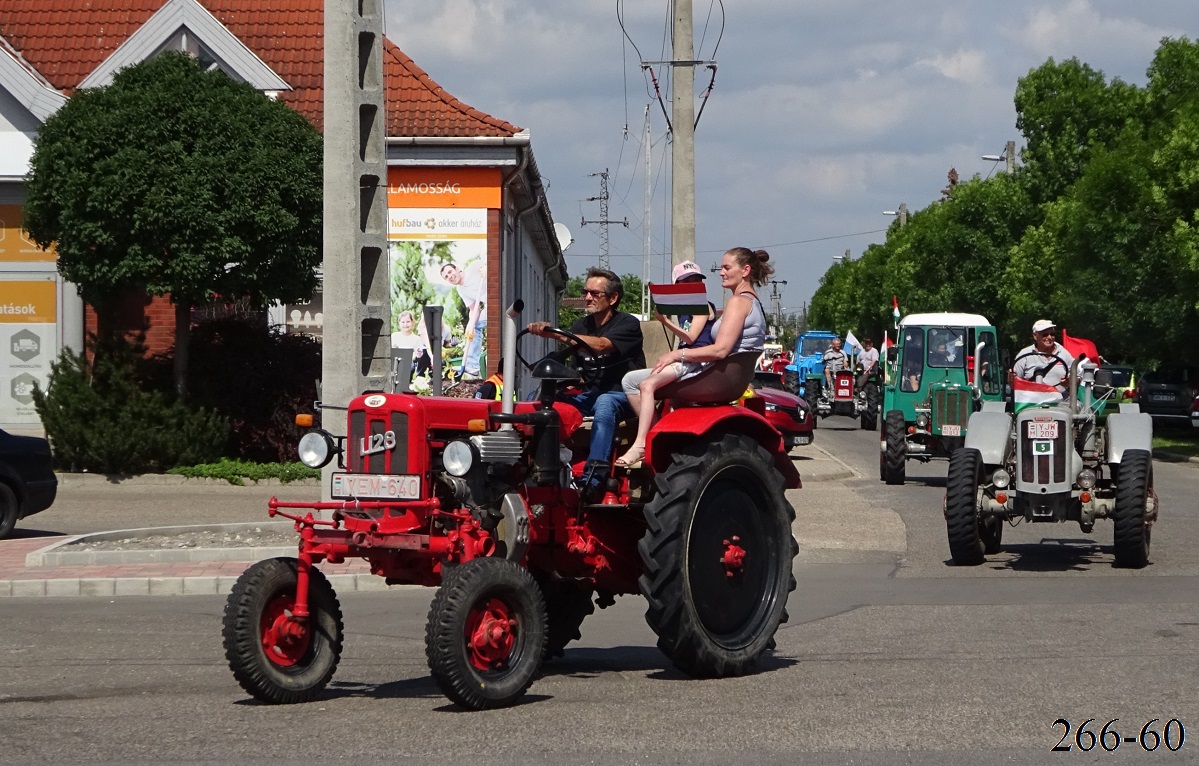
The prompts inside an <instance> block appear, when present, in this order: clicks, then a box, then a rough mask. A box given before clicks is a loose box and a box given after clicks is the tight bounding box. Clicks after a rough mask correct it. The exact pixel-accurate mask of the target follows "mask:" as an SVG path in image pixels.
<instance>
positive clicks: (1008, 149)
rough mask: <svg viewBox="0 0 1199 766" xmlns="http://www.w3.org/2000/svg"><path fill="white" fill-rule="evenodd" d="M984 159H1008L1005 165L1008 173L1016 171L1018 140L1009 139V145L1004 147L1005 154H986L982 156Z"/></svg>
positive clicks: (993, 160) (999, 160) (1001, 160)
mask: <svg viewBox="0 0 1199 766" xmlns="http://www.w3.org/2000/svg"><path fill="white" fill-rule="evenodd" d="M982 159H984V160H987V161H988V162H1005V161H1006V164H1005V166H1004V167H1005V169H1006V170H1007V172H1008V173H1012V172H1015V170H1016V142H1015V141H1008V142H1007V145H1006V146H1005V147H1004V148H1003V154H984V155H983V156H982Z"/></svg>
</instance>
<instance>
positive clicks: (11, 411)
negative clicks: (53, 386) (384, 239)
mask: <svg viewBox="0 0 1199 766" xmlns="http://www.w3.org/2000/svg"><path fill="white" fill-rule="evenodd" d="M68 5H69V6H70V7H67V6H68ZM323 7H324V0H280V2H275V3H261V2H258V0H89V2H87V3H70V4H67V3H63V2H61V1H59V0H0V427H9V428H12V427H16V428H18V429H20V428H27V429H28V428H29V427H33V428H36V427H37V421H36V414H35V413H33V412H32V405H31V404H29V403H28V398H29V397H28V396H27V391H28V389H29V387H30V386H29V382H30V381H32V380H37V381H44V379H45V375H46V373H47V372H48V371H49V363H50V361H52V360H53V358H54V357H55V356H56V355H57V353H58V351H59V350H61V349H62V348H73V349H79V348H82V345H83V341H84V332H85V330H93V329H94V316H92V315H91V312H90V311H89V310H87V309H86V307H84V306H83V304H82V302H81V301H80V299H79V297H78V294H77V292H76V291H75V289H74V287H73V286H72V285H70V284H69V283H66V282H65V281H64V280H62V279H61V278H60V277H59V276H58V274H57V271H56V269H55V265H54V256H53V254H52V253H46V252H43V251H41V250H39V249H38V248H36V246H34V245H32V243H30V242H29V241H28V239H27V238H26V237H25V236H24V235H23V233H22V232H21V229H20V210H21V205H22V204H23V201H24V181H23V179H24V176H25V174H26V172H27V170H28V162H29V158H30V156H31V155H32V151H33V141H34V139H35V137H36V135H37V131H38V127H39V126H40V125H41V123H42V122H44V121H45V120H46V119H47V118H48V117H49V116H50V115H51V114H53V113H54V112H55V111H56V110H57V109H58V108H59V107H61V106H62V104H63V103H65V102H66V99H67V98H68V97H69V96H70V95H71V94H72V93H73V92H74V91H75V90H77V89H81V88H89V87H97V86H104V85H107V84H108V83H110V82H111V81H112V76H113V74H114V73H115V72H117V71H119V70H120V69H122V68H124V67H126V66H130V65H132V64H135V63H137V62H139V61H142V60H145V59H147V58H150V57H152V56H155V55H157V54H159V53H161V52H163V51H168V50H181V51H186V52H188V53H190V54H192V55H194V56H196V57H197V58H198V59H199V60H200V61H201V62H204V63H206V64H208V65H209V66H212V67H218V68H220V69H221V70H222V71H224V72H225V73H226V74H228V75H229V76H230V77H231V78H233V79H235V80H238V81H242V82H248V83H250V84H252V85H253V86H254V87H255V88H256V89H258V90H259V91H261V92H263V93H265V94H267V95H269V96H270V97H272V98H276V99H278V100H280V101H282V102H283V103H285V104H287V105H288V106H290V107H292V108H293V109H295V110H296V111H298V112H299V113H300V114H302V115H304V116H305V117H306V118H307V119H308V120H309V121H310V122H312V124H313V125H315V126H316V127H317V129H318V130H319V129H321V127H322V114H323V88H322V75H323V66H324V51H323V38H324V10H323ZM384 46H385V48H384V56H385V58H384V78H385V92H386V109H387V118H386V125H387V136H388V138H387V146H388V154H387V159H388V166H389V173H388V183H389V195H388V197H389V208H390V210H389V213H390V215H389V219H390V226H389V239H391V240H392V241H393V249H394V252H393V261H394V258H395V257H397V256H396V254H400V257H403V255H402V254H404V253H409V254H412V253H418V252H419V253H425V254H426V255H425V256H420V257H426V258H427V259H428V262H427V263H425V267H426V268H425V270H426V271H427V272H428V273H429V278H430V279H431V280H432V281H434V282H437V287H438V289H439V290H440V291H441V292H448V290H449V288H450V285H448V284H443V283H441V282H438V281H437V277H436V275H437V269H436V268H435V267H436V265H437V261H436V260H433V259H432V256H429V255H427V254H428V253H429V252H431V251H432V249H433V248H431V243H435V242H436V243H443V244H448V249H447V248H440V249H437V252H438V253H441V254H442V257H443V258H445V257H446V256H445V255H444V254H445V253H446V252H450V253H454V252H458V251H461V252H463V253H468V254H469V255H467V256H454V257H457V258H462V257H467V258H470V260H469V261H466V262H465V263H461V262H459V265H466V266H470V267H472V268H482V269H483V272H484V274H485V275H486V279H485V284H486V295H485V297H484V296H482V295H480V296H479V297H478V300H479V301H480V305H481V306H482V307H483V312H484V313H483V318H484V319H485V320H486V325H487V327H489V328H496V327H498V326H499V314H500V312H499V308H500V306H501V305H502V304H504V303H506V302H508V301H511V300H512V299H513V298H515V297H516V296H520V297H522V298H523V299H524V301H525V303H526V306H528V310H529V311H530V312H531V313H532V315H536V316H553V313H552V312H553V307H555V306H556V303H557V300H558V297H559V296H560V294H561V292H562V290H563V289H564V287H565V283H566V266H565V262H564V260H563V257H562V252H561V248H560V246H559V244H558V242H557V239H556V236H555V234H554V225H553V219H552V216H551V214H550V211H549V206H548V204H547V202H546V198H545V191H544V188H543V187H542V182H541V176H540V173H539V171H538V168H537V163H536V161H535V160H534V158H533V153H532V145H531V141H530V136H529V133H528V132H527V131H524V130H522V129H520V128H518V127H517V126H514V125H512V124H511V123H509V122H507V121H505V120H502V119H499V118H496V117H493V116H491V115H488V114H486V113H484V112H481V111H479V110H478V109H475V108H473V107H471V106H468V105H467V104H464V103H462V102H461V101H459V100H458V99H456V98H454V97H453V96H452V95H450V94H449V93H448V92H446V90H445V89H444V88H442V87H441V86H440V85H439V84H438V83H437V82H436V81H434V80H433V79H432V78H431V77H430V76H429V75H428V74H427V73H426V72H425V71H424V70H422V69H421V68H420V67H419V66H418V65H417V64H416V63H415V62H414V61H413V60H412V59H411V58H409V57H408V56H406V55H405V54H404V53H403V52H402V51H401V50H400V49H399V48H398V47H396V46H395V45H394V44H392V43H391V42H390V41H388V40H385V41H384ZM434 187H436V188H434ZM447 187H448V188H449V189H450V190H451V191H450V192H447V191H446V189H447ZM434 192H436V193H434ZM418 216H423V217H418ZM414 221H421V222H424V224H425V225H422V226H412V225H407V224H411V223H412V222H414ZM443 225H444V226H447V227H448V228H445V229H444V231H445V232H448V233H442V232H443V229H442V228H439V227H442V226H443ZM437 237H444V238H443V239H436V238H437ZM455 248H457V250H455ZM397 289H400V290H402V289H403V288H402V286H401V287H397ZM458 292H459V294H460V295H459V297H462V298H463V300H464V301H465V304H466V305H468V306H469V305H471V304H472V303H473V301H468V300H465V299H466V297H474V296H468V295H466V294H467V293H468V292H469V290H468V288H467V287H461V288H459V289H458ZM6 307H9V308H6ZM201 313H202V312H201ZM273 318H274V321H275V322H276V323H277V324H279V325H281V326H282V325H286V324H290V325H291V329H296V330H302V331H306V332H314V333H316V334H319V329H320V328H319V321H320V309H319V303H317V304H315V305H314V306H313V307H311V309H310V310H308V311H307V312H306V311H305V310H304V308H303V307H295V308H292V309H285V308H280V309H278V310H276V311H275V312H274V314H273ZM122 319H123V324H124V326H125V327H126V328H127V329H129V330H131V331H144V332H145V334H146V340H147V344H148V346H149V347H150V349H151V351H155V352H157V351H166V350H168V349H170V347H171V346H172V345H173V342H174V310H173V306H172V305H171V304H170V302H169V300H167V299H166V298H150V297H147V296H144V295H137V296H129V297H128V300H127V301H126V303H125V306H124V312H123V317H122ZM9 320H11V321H9ZM26 320H29V321H26ZM18 333H20V334H21V337H22V338H26V337H27V336H29V335H32V336H36V338H37V345H38V347H39V349H38V354H37V355H36V356H35V357H34V358H32V359H29V358H26V359H21V358H18V357H16V356H14V355H13V353H12V351H13V349H15V348H17V345H16V342H15V341H14V340H13V339H14V337H16V335H17V334H18ZM28 346H29V342H28V341H27V340H26V341H25V342H24V344H23V345H22V346H21V348H27V347H28ZM498 348H499V341H498V333H492V334H491V335H490V336H489V337H487V342H486V348H485V358H486V359H489V360H495V359H497V358H498ZM22 356H23V357H28V356H29V354H28V353H24V354H22ZM490 366H492V367H494V361H493V362H492V363H491V365H490ZM43 385H44V382H43Z"/></svg>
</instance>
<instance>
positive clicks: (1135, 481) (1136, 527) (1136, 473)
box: [1112, 449, 1153, 569]
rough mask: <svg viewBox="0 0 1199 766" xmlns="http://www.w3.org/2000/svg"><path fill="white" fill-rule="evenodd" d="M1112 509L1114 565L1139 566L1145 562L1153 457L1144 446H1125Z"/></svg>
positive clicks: (1146, 557)
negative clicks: (1146, 516) (1132, 448)
mask: <svg viewBox="0 0 1199 766" xmlns="http://www.w3.org/2000/svg"><path fill="white" fill-rule="evenodd" d="M1119 473H1120V483H1119V485H1118V486H1117V487H1116V507H1115V509H1114V510H1113V512H1112V521H1113V526H1114V529H1113V543H1114V545H1113V547H1114V549H1115V558H1116V561H1115V565H1116V566H1118V567H1127V568H1132V569H1140V568H1141V567H1143V566H1145V565H1146V564H1148V563H1149V539H1150V529H1149V527H1148V526H1146V525H1145V504H1146V502H1147V501H1148V499H1149V494H1150V492H1151V490H1152V489H1153V458H1152V456H1151V455H1150V454H1149V452H1148V451H1147V450H1139V449H1137V450H1131V449H1130V450H1125V451H1124V457H1123V458H1122V459H1121V461H1120V472H1119Z"/></svg>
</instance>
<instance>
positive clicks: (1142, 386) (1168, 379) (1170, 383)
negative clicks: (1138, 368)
mask: <svg viewBox="0 0 1199 766" xmlns="http://www.w3.org/2000/svg"><path fill="white" fill-rule="evenodd" d="M1136 397H1137V403H1138V404H1139V405H1140V406H1141V412H1146V413H1148V414H1150V415H1152V416H1153V419H1154V421H1157V422H1163V423H1177V424H1179V425H1188V424H1190V422H1191V402H1193V401H1194V400H1195V389H1194V386H1192V385H1191V381H1190V378H1189V376H1188V375H1187V371H1186V370H1158V371H1155V372H1147V373H1145V374H1144V375H1141V376H1139V377H1138V379H1137V394H1136Z"/></svg>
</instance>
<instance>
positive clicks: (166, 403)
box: [33, 342, 229, 474]
mask: <svg viewBox="0 0 1199 766" xmlns="http://www.w3.org/2000/svg"><path fill="white" fill-rule="evenodd" d="M140 360H141V353H140V349H139V347H138V346H137V345H136V344H130V343H127V342H120V343H115V344H108V345H106V346H104V347H101V348H97V350H96V354H95V357H94V359H93V361H92V362H90V363H89V361H88V359H87V356H86V355H85V354H76V353H74V352H72V351H69V350H64V351H63V352H62V354H61V355H60V356H59V358H58V361H56V362H55V363H54V365H53V367H52V368H51V373H50V380H49V387H48V389H47V390H46V391H44V392H43V391H41V390H40V389H35V390H34V393H33V398H34V406H35V407H36V409H37V412H38V415H39V416H40V417H41V420H42V425H43V427H44V428H45V429H46V436H47V438H49V440H50V443H51V446H52V448H53V451H54V460H55V464H56V466H57V467H58V468H59V469H60V470H68V471H92V472H96V473H114V474H133V473H147V472H156V471H162V470H165V469H167V468H171V467H173V466H176V465H187V464H193V463H203V462H208V461H211V460H213V459H215V458H217V457H219V456H220V455H221V454H222V452H224V449H225V446H226V444H227V442H228V438H229V423H228V421H227V420H226V419H225V418H223V417H221V416H220V415H219V414H217V413H215V412H212V411H209V410H205V409H194V408H191V407H189V406H187V405H185V404H183V403H182V402H179V401H175V400H173V399H172V398H171V397H170V396H169V395H168V394H165V393H162V392H160V391H154V390H145V388H144V386H143V384H142V382H141V381H139V380H138V376H137V374H136V373H137V370H138V369H139V365H140Z"/></svg>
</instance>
